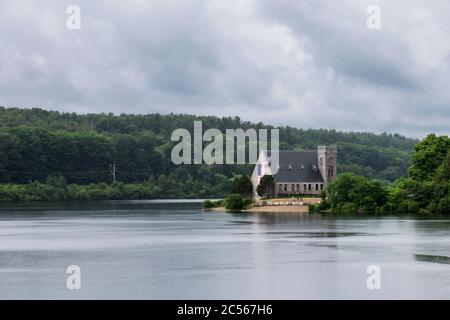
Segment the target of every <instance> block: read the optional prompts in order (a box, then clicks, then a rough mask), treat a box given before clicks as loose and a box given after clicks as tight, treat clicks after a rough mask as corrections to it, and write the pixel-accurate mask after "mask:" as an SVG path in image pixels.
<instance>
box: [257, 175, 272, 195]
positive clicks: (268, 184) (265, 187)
mask: <svg viewBox="0 0 450 320" xmlns="http://www.w3.org/2000/svg"><path fill="white" fill-rule="evenodd" d="M256 192H257V193H258V195H259V196H261V197H270V196H272V195H273V194H274V193H275V180H274V179H273V176H272V175H265V176H263V177H262V178H261V180H260V181H259V184H258V187H257V188H256Z"/></svg>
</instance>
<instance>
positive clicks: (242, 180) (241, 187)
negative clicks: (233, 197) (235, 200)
mask: <svg viewBox="0 0 450 320" xmlns="http://www.w3.org/2000/svg"><path fill="white" fill-rule="evenodd" d="M230 193H232V194H233V193H235V194H240V195H242V196H252V194H253V185H252V182H251V181H250V178H249V177H248V176H247V175H240V176H236V177H235V178H234V180H233V183H232V184H231V190H230Z"/></svg>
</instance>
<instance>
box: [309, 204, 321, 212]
mask: <svg viewBox="0 0 450 320" xmlns="http://www.w3.org/2000/svg"><path fill="white" fill-rule="evenodd" d="M308 211H309V212H319V206H318V205H317V204H315V203H310V204H308Z"/></svg>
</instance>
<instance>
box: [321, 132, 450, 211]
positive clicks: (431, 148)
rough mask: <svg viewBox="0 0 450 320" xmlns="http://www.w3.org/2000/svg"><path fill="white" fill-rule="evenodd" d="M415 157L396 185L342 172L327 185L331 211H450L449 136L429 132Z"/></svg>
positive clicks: (417, 147) (417, 148)
mask: <svg viewBox="0 0 450 320" xmlns="http://www.w3.org/2000/svg"><path fill="white" fill-rule="evenodd" d="M412 159H413V160H412V166H411V167H410V168H409V170H408V172H409V176H408V177H407V178H400V179H398V180H397V181H396V182H395V184H393V185H383V184H381V183H380V182H379V181H374V180H372V181H370V180H367V179H366V178H363V177H361V176H353V175H348V174H341V175H340V176H339V177H338V178H337V180H336V181H335V182H333V183H331V184H330V185H329V186H328V188H327V198H328V200H329V202H330V204H331V209H332V211H333V212H336V213H342V212H344V211H354V210H353V209H355V210H356V211H366V212H383V213H407V214H411V213H440V214H449V213H450V139H449V138H448V137H447V136H442V137H437V136H435V135H434V134H430V135H429V136H428V137H426V138H425V139H424V140H423V141H421V142H420V143H419V144H417V145H416V147H415V148H414V153H413V155H412ZM350 204H351V205H353V207H352V206H350Z"/></svg>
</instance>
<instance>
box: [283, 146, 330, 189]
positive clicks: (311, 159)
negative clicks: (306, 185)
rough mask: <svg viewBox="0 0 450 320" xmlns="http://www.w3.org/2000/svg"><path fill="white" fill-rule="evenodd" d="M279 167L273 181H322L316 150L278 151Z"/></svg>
mask: <svg viewBox="0 0 450 320" xmlns="http://www.w3.org/2000/svg"><path fill="white" fill-rule="evenodd" d="M278 153H279V169H278V172H277V173H276V174H275V175H274V179H275V182H298V183H302V182H319V183H320V182H324V179H323V177H322V174H321V173H320V169H319V166H318V163H317V162H318V155H317V151H314V150H312V151H278Z"/></svg>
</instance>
